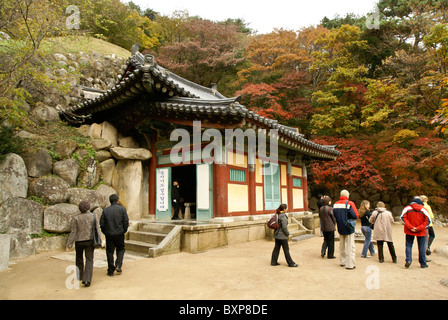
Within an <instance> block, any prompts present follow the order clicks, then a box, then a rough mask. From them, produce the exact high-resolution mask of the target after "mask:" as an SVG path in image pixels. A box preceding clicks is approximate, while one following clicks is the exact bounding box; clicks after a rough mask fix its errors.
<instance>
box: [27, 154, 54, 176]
mask: <svg viewBox="0 0 448 320" xmlns="http://www.w3.org/2000/svg"><path fill="white" fill-rule="evenodd" d="M22 158H23V160H24V161H25V165H26V168H27V170H28V176H30V177H32V178H40V177H43V176H45V175H47V174H49V173H50V172H51V169H52V168H53V161H52V159H51V156H50V155H49V154H48V151H47V150H45V149H39V150H37V151H30V152H27V153H25V154H24V155H23V157H22Z"/></svg>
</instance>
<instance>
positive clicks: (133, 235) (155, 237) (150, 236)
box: [128, 231, 166, 245]
mask: <svg viewBox="0 0 448 320" xmlns="http://www.w3.org/2000/svg"><path fill="white" fill-rule="evenodd" d="M165 237H166V234H164V233H157V232H147V231H129V236H128V239H129V240H135V241H140V242H146V243H150V244H157V245H158V244H159V243H160V242H162V241H163V239H165Z"/></svg>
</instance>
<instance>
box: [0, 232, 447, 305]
mask: <svg viewBox="0 0 448 320" xmlns="http://www.w3.org/2000/svg"><path fill="white" fill-rule="evenodd" d="M316 231H317V233H316V234H317V236H316V237H314V238H311V239H307V240H304V241H300V242H296V243H295V242H291V243H290V249H291V255H292V257H293V259H294V260H295V262H296V263H298V264H299V267H298V268H289V267H287V265H286V262H285V259H284V256H283V252H281V253H280V258H279V262H280V263H281V265H280V266H277V267H272V266H271V265H270V256H271V252H272V249H273V246H274V244H273V242H269V241H265V240H260V241H255V242H250V243H243V244H238V245H234V246H228V247H224V248H218V249H214V250H210V251H207V252H203V253H199V254H189V253H179V254H174V255H168V256H162V257H159V258H157V259H136V260H131V261H129V260H128V261H127V262H125V264H124V266H123V274H122V275H119V276H118V275H115V276H114V277H108V276H107V275H106V268H105V267H103V266H101V267H100V268H95V270H94V275H93V281H92V286H91V287H89V288H85V287H84V286H82V285H81V287H80V288H79V289H71V287H72V286H73V282H72V281H70V279H71V278H70V277H71V274H70V272H69V273H66V270H67V267H70V266H72V265H73V264H74V260H73V261H68V260H60V259H55V258H53V257H54V256H55V255H60V254H61V253H63V252H50V253H43V254H39V255H36V256H32V257H28V258H24V259H19V260H14V261H10V265H9V267H10V268H9V270H6V271H2V272H0V299H2V300H9V299H14V300H16V299H18V300H29V299H38V300H42V299H56V300H104V299H107V300H109V299H113V300H115V299H120V300H126V299H137V300H140V299H145V300H302V299H307V300H313V299H350V300H366V299H385V300H389V299H398V300H401V299H406V300H407V299H411V300H414V299H416V300H422V299H423V300H426V299H436V300H444V299H447V298H448V287H446V286H444V285H442V284H441V283H440V281H441V280H442V279H447V278H448V259H446V258H444V257H443V256H440V255H437V254H434V253H433V254H432V255H431V256H430V257H429V258H430V259H432V262H430V263H429V266H430V267H429V268H427V269H421V268H420V265H419V263H418V253H417V245H416V244H415V245H414V250H413V258H414V263H413V265H412V266H411V268H410V269H405V267H404V263H405V261H404V260H405V242H404V239H405V236H404V234H403V227H402V226H401V225H395V226H394V243H395V248H396V251H397V255H398V264H393V263H392V261H391V258H390V255H389V253H388V249H387V246H386V247H385V257H386V261H385V263H383V264H380V263H379V262H378V258H377V256H374V257H371V258H368V259H362V258H361V257H360V255H361V250H362V244H361V243H357V244H356V269H354V270H346V269H345V268H342V267H340V265H339V255H338V254H339V242H336V257H337V259H334V260H328V259H322V258H321V257H320V247H321V244H322V241H323V238H321V237H320V236H318V235H319V230H316ZM435 232H436V239H435V241H434V244H433V247H432V249H433V250H434V249H436V248H439V247H443V246H445V245H447V244H448V229H443V228H435ZM97 254H98V255H100V254H101V252H98V253H97Z"/></svg>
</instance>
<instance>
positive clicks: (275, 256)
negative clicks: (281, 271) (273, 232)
mask: <svg viewBox="0 0 448 320" xmlns="http://www.w3.org/2000/svg"><path fill="white" fill-rule="evenodd" d="M280 247H282V248H283V252H284V253H285V258H286V262H287V263H288V265H289V266H292V265H293V264H294V261H293V260H292V258H291V255H290V254H289V244H288V240H278V239H275V247H274V250H273V251H272V257H271V264H277V260H278V256H279V254H280Z"/></svg>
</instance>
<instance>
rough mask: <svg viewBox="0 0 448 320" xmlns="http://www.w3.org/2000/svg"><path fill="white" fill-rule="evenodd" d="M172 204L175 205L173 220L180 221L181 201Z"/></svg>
mask: <svg viewBox="0 0 448 320" xmlns="http://www.w3.org/2000/svg"><path fill="white" fill-rule="evenodd" d="M171 203H172V204H173V208H174V213H173V219H179V210H180V201H179V200H177V201H176V202H171Z"/></svg>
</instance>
